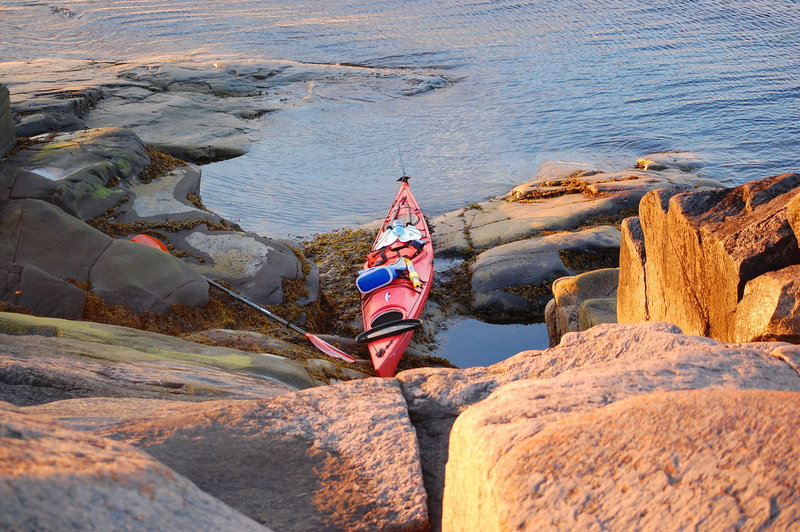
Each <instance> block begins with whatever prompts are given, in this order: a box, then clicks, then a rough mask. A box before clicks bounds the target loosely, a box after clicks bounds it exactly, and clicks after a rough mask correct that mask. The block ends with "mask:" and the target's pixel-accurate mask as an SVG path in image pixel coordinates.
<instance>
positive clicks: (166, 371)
mask: <svg viewBox="0 0 800 532" xmlns="http://www.w3.org/2000/svg"><path fill="white" fill-rule="evenodd" d="M312 386H314V382H313V380H312V379H311V377H310V376H309V375H308V372H306V370H305V369H304V368H303V366H301V365H300V364H299V363H297V362H294V361H291V360H287V359H285V358H283V357H280V356H277V355H272V354H267V353H249V352H243V351H237V350H235V349H227V348H223V347H212V346H207V345H201V344H195V343H192V342H187V341H184V340H180V339H178V338H174V337H171V336H165V335H162V334H157V333H150V332H145V331H139V330H136V329H129V328H127V327H119V326H115V325H103V324H99V323H92V322H81V321H67V320H61V319H54V318H41V317H34V316H26V315H24V314H14V313H5V312H4V313H0V401H8V402H11V403H14V404H16V405H34V404H41V403H47V402H51V401H58V400H63V399H71V398H84V397H96V396H102V397H127V398H151V399H169V400H173V401H177V400H182V401H208V400H210V399H224V398H235V399H256V398H262V397H270V396H273V395H278V394H282V393H286V392H290V391H294V390H298V389H303V388H308V387H312Z"/></svg>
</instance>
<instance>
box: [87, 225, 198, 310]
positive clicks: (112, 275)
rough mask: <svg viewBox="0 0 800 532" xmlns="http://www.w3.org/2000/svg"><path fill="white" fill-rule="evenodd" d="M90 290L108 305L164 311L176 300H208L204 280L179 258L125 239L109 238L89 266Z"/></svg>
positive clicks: (195, 303)
mask: <svg viewBox="0 0 800 532" xmlns="http://www.w3.org/2000/svg"><path fill="white" fill-rule="evenodd" d="M88 280H89V283H90V285H91V290H92V292H93V293H94V294H97V295H98V296H100V297H101V298H102V299H103V300H104V301H105V302H106V303H108V304H110V305H127V306H129V307H130V308H132V309H134V310H135V311H137V312H143V311H152V312H157V313H162V314H163V313H166V312H168V311H169V309H170V307H171V306H172V305H174V304H176V303H181V304H183V305H187V306H190V307H204V306H206V305H207V304H208V283H207V282H206V280H205V279H203V277H202V276H200V275H197V274H196V273H195V272H194V271H193V270H192V269H191V268H189V267H188V266H186V264H184V263H183V262H182V261H180V260H178V259H175V258H174V257H172V256H170V255H167V254H166V253H164V252H162V251H160V250H157V249H155V248H151V247H149V246H143V245H141V244H137V243H135V242H130V241H128V240H113V241H112V242H111V243H110V245H109V246H108V247H107V248H106V249H105V250H104V251H103V254H102V255H100V256H99V257H98V258H97V260H96V261H95V263H94V265H93V266H92V270H91V272H90V273H89V276H88Z"/></svg>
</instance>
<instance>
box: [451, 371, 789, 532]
mask: <svg viewBox="0 0 800 532" xmlns="http://www.w3.org/2000/svg"><path fill="white" fill-rule="evenodd" d="M520 384H522V383H520ZM517 391H518V392H520V393H519V394H518V397H520V396H523V395H524V396H525V398H526V399H527V401H526V404H527V405H529V406H534V412H536V411H537V410H539V409H537V408H536V407H535V405H536V403H537V401H535V400H531V399H532V397H531V395H532V394H530V393H527V394H526V393H524V392H522V391H521V390H517ZM520 398H521V397H520ZM509 399H511V398H510V397H508V396H507V397H506V401H508V400H509ZM798 407H800V393H798V392H776V391H762V390H691V391H679V392H668V393H653V394H648V395H645V396H641V397H635V398H631V399H625V400H621V401H618V402H615V403H613V404H611V405H609V406H606V407H604V408H600V409H597V410H594V411H592V412H588V413H584V414H574V415H568V416H565V417H564V418H563V419H561V420H560V421H557V422H554V423H550V424H548V425H547V426H546V427H545V428H543V429H542V430H541V431H537V430H536V429H535V428H534V426H535V425H536V422H535V421H530V422H529V423H528V424H527V425H528V426H527V427H526V428H523V427H521V426H517V427H515V428H516V430H515V431H514V436H516V437H517V438H518V439H517V440H516V441H515V442H514V444H513V447H512V448H511V449H510V450H509V451H508V452H506V453H504V454H502V455H497V454H493V455H492V456H491V458H490V461H491V462H494V464H493V468H492V471H491V474H490V478H491V480H489V481H488V483H489V486H486V489H485V491H484V492H485V494H486V498H485V499H483V500H481V501H479V503H478V506H479V507H481V508H483V509H484V510H483V512H486V510H488V509H489V508H491V509H492V510H491V514H492V515H491V519H488V520H487V519H485V518H484V514H483V512H479V513H478V519H479V520H478V521H477V522H476V521H461V524H460V525H459V523H458V522H453V521H451V519H452V518H455V517H456V515H455V514H453V513H450V512H449V508H448V509H447V510H446V511H448V515H447V520H446V521H445V529H446V530H476V529H480V530H632V529H637V530H665V529H669V530H682V529H709V530H723V529H736V530H767V529H769V530H789V529H792V528H793V527H795V526H797V523H798V521H800V495H799V493H800V491H798V488H800V482H798V477H797V475H796V463H797V460H798V459H800V452H798V447H797V445H795V444H794V442H795V441H796V438H797V430H796V427H795V423H794V419H795V417H796V411H797V408H798ZM503 414H507V412H506V411H505V410H504V411H503V413H501V414H500V415H501V416H502V415H503ZM496 419H497V417H494V416H492V418H491V419H484V421H483V422H484V423H488V426H489V427H491V426H493V425H494V420H496ZM501 423H502V422H501ZM516 424H517V425H522V424H524V422H523V421H522V420H519V419H518V420H516ZM487 428H488V427H487ZM457 430H458V429H457ZM483 430H486V429H483ZM509 436H510V437H512V438H513V437H514V436H511V435H509ZM480 439H482V438H480ZM499 440H500V441H498V442H497V444H499V445H503V444H508V443H509V440H508V439H507V437H501V438H499ZM460 458H461V456H457V457H454V459H453V461H454V463H455V464H458V463H460V460H459V459H460ZM479 460H480V459H479ZM481 462H482V461H480V462H479V465H478V467H477V469H478V471H482V470H483V469H484V467H483V466H482V465H480V463H481ZM479 478H480V477H479ZM448 480H449V478H448ZM481 481H483V479H482V478H480V480H478V479H475V478H474V477H473V482H475V483H479V482H481ZM449 489H450V486H449V485H448V490H449ZM449 494H450V492H449V491H448V492H447V495H448V496H449ZM454 494H455V493H454ZM450 501H451V499H450V498H449V497H448V499H447V502H448V503H449V502H450ZM455 504H456V506H458V507H459V508H460V509H463V505H461V504H458V503H457V502H455ZM473 515H474V514H473ZM458 517H461V518H462V519H464V518H467V519H469V518H471V517H472V515H470V512H466V513H465V515H463V516H458ZM487 517H488V516H487Z"/></svg>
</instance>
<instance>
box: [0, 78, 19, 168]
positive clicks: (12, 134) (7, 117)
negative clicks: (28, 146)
mask: <svg viewBox="0 0 800 532" xmlns="http://www.w3.org/2000/svg"><path fill="white" fill-rule="evenodd" d="M10 104H11V102H10V98H9V93H8V87H6V86H5V85H3V84H2V83H0V159H2V158H3V157H4V156H5V155H6V154H7V153H8V152H10V151H11V149H12V148H13V147H14V146H16V145H17V134H16V131H15V128H14V121H13V120H11V108H10Z"/></svg>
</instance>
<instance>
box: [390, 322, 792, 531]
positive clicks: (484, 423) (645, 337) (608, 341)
mask: <svg viewBox="0 0 800 532" xmlns="http://www.w3.org/2000/svg"><path fill="white" fill-rule="evenodd" d="M798 360H800V351H798V350H797V348H796V347H794V346H791V345H790V344H777V343H759V344H747V345H730V344H725V343H722V342H718V341H715V340H712V339H709V338H703V337H697V336H688V335H683V334H681V331H680V329H678V328H677V327H675V326H674V325H670V324H665V323H642V324H603V325H599V326H596V327H593V328H591V329H589V330H587V331H583V332H580V333H568V334H566V335H565V336H564V338H563V339H562V341H561V343H560V344H559V345H558V346H557V347H555V348H551V349H548V350H546V351H525V352H522V353H519V354H517V355H516V356H513V357H511V358H509V359H507V360H505V361H503V362H501V363H499V364H495V365H493V366H490V367H488V368H481V367H476V368H467V369H437V368H424V369H415V370H409V371H404V372H402V373H399V374H398V376H397V378H398V379H399V380H400V382H401V383H402V386H403V391H404V394H405V396H406V399H407V401H408V405H409V414H410V416H411V420H412V422H413V423H414V426H415V427H416V430H417V437H418V440H419V445H420V453H421V459H422V469H423V475H424V478H425V487H426V489H427V491H428V500H429V509H430V514H431V522H432V524H433V526H434V528H436V526H437V524H438V523H440V522H441V521H440V516H441V512H442V496H443V494H444V499H445V500H444V511H445V515H446V516H447V514H448V512H452V513H451V515H450V517H446V519H445V521H444V523H445V525H446V527H452V528H455V529H464V530H476V529H480V530H483V529H484V528H486V527H488V529H491V527H492V526H493V525H492V523H494V522H495V521H493V520H494V519H495V515H494V514H493V513H492V512H493V511H494V510H493V508H495V504H496V502H497V501H495V500H494V499H493V498H492V497H493V496H492V495H491V493H492V490H494V489H495V486H499V485H501V484H502V483H503V482H504V481H503V475H498V476H497V477H495V476H493V475H492V473H491V471H492V467H493V464H495V463H496V462H497V461H498V460H499V459H500V457H502V456H503V455H504V454H506V453H509V452H511V450H513V449H514V448H515V446H516V444H517V442H518V441H519V442H521V444H524V441H525V440H524V439H521V438H522V437H523V436H525V435H528V434H531V435H532V434H534V433H535V432H536V431H538V430H540V429H541V428H543V427H545V426H546V425H548V424H549V423H551V422H555V421H558V420H559V419H561V418H562V417H564V416H567V415H569V414H570V413H578V412H589V411H592V410H594V409H596V408H599V407H602V406H604V405H607V404H610V403H612V402H614V401H617V400H621V399H624V398H627V397H633V396H637V395H640V394H647V393H649V392H656V391H669V390H683V389H686V388H727V389H766V390H787V391H800V380H798V377H797V375H798V373H797V368H798V367H800V363H798ZM484 405H485V406H484ZM473 410H475V413H474V415H473ZM454 424H455V429H454ZM451 430H452V432H451ZM664 430H665V431H668V430H669V427H665V428H664ZM754 459H755V457H754ZM445 464H447V473H446V474H447V482H446V483H445ZM517 467H518V468H519V469H520V471H525V470H528V468H529V466H528V465H526V464H524V463H518V464H517ZM531 482H533V481H531ZM531 485H533V484H531V483H530V482H529V483H526V484H524V485H520V489H521V490H522V489H524V488H525V486H531ZM521 497H523V498H524V497H525V495H521ZM484 501H485V502H484ZM508 504H509V505H513V504H514V502H513V501H509V502H508ZM576 508H577V507H576ZM448 523H449V524H448ZM501 528H502V527H501Z"/></svg>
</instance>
